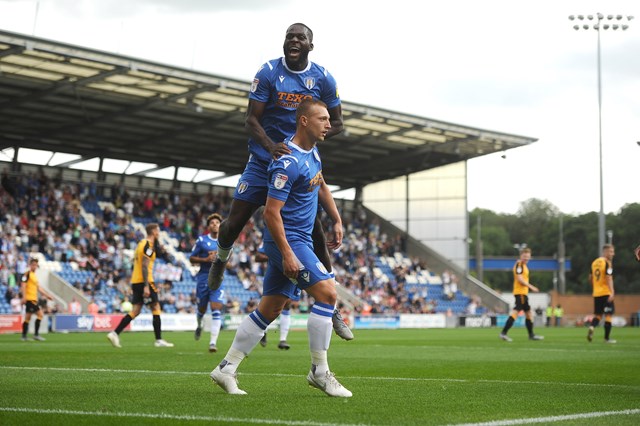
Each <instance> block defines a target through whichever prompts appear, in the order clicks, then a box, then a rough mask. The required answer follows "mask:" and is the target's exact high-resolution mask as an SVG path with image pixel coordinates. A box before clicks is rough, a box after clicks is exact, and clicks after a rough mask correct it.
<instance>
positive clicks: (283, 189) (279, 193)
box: [267, 155, 298, 201]
mask: <svg viewBox="0 0 640 426" xmlns="http://www.w3.org/2000/svg"><path fill="white" fill-rule="evenodd" d="M268 173H269V192H268V194H267V196H268V197H271V198H275V199H276V200H279V201H287V198H289V193H290V192H291V188H292V187H293V183H294V182H295V180H296V179H297V178H298V164H297V161H295V159H294V158H293V157H291V156H290V155H283V156H282V157H280V158H279V159H277V160H276V161H273V162H271V164H270V165H269V172H268Z"/></svg>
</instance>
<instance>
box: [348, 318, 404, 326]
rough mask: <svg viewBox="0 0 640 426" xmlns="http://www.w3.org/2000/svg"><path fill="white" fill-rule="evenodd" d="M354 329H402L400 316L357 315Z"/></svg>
mask: <svg viewBox="0 0 640 426" xmlns="http://www.w3.org/2000/svg"><path fill="white" fill-rule="evenodd" d="M353 328H356V329H362V328H370V329H395V328H400V316H398V315H356V316H355V321H354V323H353Z"/></svg>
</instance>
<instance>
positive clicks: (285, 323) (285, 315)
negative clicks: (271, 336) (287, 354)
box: [278, 299, 291, 350]
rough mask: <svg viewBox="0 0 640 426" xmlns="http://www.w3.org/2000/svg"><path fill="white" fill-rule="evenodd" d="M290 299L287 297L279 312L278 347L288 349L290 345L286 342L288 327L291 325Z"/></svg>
mask: <svg viewBox="0 0 640 426" xmlns="http://www.w3.org/2000/svg"><path fill="white" fill-rule="evenodd" d="M290 309H291V299H287V301H286V302H285V304H284V308H283V309H282V313H281V314H280V343H278V349H287V350H288V349H289V348H290V347H291V346H290V345H289V344H288V343H287V337H288V336H289V328H290V327H291V311H290Z"/></svg>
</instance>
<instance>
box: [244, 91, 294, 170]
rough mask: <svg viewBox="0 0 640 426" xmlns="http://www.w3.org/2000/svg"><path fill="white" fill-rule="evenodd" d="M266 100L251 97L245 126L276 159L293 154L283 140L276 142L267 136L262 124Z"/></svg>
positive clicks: (254, 138)
mask: <svg viewBox="0 0 640 426" xmlns="http://www.w3.org/2000/svg"><path fill="white" fill-rule="evenodd" d="M265 105H266V104H265V103H264V102H258V101H256V100H253V99H249V107H248V108H247V115H246V119H245V122H244V127H245V129H247V131H248V132H249V135H250V136H251V137H252V138H253V140H255V141H256V142H258V143H259V144H260V145H262V147H263V148H264V149H266V150H267V151H268V152H269V154H271V157H272V158H273V159H274V160H277V159H278V158H280V157H281V156H283V155H285V154H291V150H290V149H289V147H287V145H286V144H284V143H283V142H280V143H275V142H273V141H272V140H271V138H270V137H269V136H267V132H265V131H264V128H263V127H262V124H260V122H261V120H262V115H263V114H264V108H265Z"/></svg>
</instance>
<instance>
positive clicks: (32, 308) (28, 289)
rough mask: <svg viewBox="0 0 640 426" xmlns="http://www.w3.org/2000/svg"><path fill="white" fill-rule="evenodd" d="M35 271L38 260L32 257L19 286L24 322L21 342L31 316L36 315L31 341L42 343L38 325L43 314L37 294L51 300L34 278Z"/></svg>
mask: <svg viewBox="0 0 640 426" xmlns="http://www.w3.org/2000/svg"><path fill="white" fill-rule="evenodd" d="M36 269H38V259H37V258H35V257H32V258H31V259H29V270H28V271H27V272H25V273H24V275H23V276H22V279H21V281H22V282H21V284H20V287H21V292H22V304H23V305H25V315H24V322H23V323H22V340H23V341H26V340H27V332H28V331H29V323H30V322H31V315H33V314H36V324H35V325H36V328H35V330H34V333H33V340H36V341H40V342H42V341H44V340H45V338H44V337H42V336H40V323H41V322H42V317H43V313H42V308H41V307H40V305H39V304H38V292H40V293H42V294H43V295H44V296H45V297H46V298H47V299H49V300H53V296H52V295H51V294H50V293H49V292H48V291H46V290H45V289H43V288H42V287H40V285H39V282H38V277H37V276H36Z"/></svg>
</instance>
